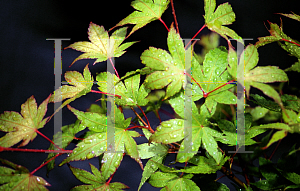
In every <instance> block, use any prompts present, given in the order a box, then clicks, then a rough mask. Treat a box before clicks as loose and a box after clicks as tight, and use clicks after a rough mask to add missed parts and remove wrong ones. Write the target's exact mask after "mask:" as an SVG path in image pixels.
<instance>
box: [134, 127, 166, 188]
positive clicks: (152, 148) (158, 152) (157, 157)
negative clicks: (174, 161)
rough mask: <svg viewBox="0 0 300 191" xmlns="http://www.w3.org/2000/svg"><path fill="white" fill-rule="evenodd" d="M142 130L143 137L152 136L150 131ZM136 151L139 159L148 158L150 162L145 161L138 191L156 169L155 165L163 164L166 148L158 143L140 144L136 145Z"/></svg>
mask: <svg viewBox="0 0 300 191" xmlns="http://www.w3.org/2000/svg"><path fill="white" fill-rule="evenodd" d="M142 130H143V132H144V134H145V137H146V138H147V139H149V138H150V136H151V135H152V134H151V133H150V131H149V130H147V129H145V128H143V129H142ZM138 149H139V155H140V157H141V159H147V158H150V160H148V161H147V163H146V165H145V167H144V171H143V174H142V179H141V182H140V185H139V188H138V190H140V189H141V188H142V186H143V185H144V183H145V182H146V181H147V180H148V179H149V178H150V176H151V175H152V174H153V173H154V172H155V171H156V170H157V169H158V165H157V164H156V163H160V164H162V163H163V160H164V158H165V157H166V156H167V154H168V148H167V146H165V145H162V144H160V143H153V142H152V143H150V145H149V144H148V143H144V144H140V145H138Z"/></svg>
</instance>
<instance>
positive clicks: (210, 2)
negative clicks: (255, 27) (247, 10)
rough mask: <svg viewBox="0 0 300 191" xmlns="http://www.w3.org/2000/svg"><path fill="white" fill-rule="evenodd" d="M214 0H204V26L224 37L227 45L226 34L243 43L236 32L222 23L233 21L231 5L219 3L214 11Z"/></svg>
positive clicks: (228, 23) (226, 23)
mask: <svg viewBox="0 0 300 191" xmlns="http://www.w3.org/2000/svg"><path fill="white" fill-rule="evenodd" d="M215 8H216V1H215V0H205V1H204V10H205V16H204V19H205V24H206V26H207V27H208V28H209V29H210V30H212V31H214V32H216V33H218V34H220V35H221V36H222V37H223V38H225V39H226V40H227V42H228V44H229V45H231V43H230V41H229V39H228V37H227V36H229V37H231V38H233V39H236V40H237V41H239V42H241V43H243V40H242V38H241V37H240V36H239V35H237V34H236V32H234V31H233V30H231V29H229V28H228V27H225V26H223V25H230V24H232V23H233V22H234V21H235V14H234V12H233V11H232V8H231V5H230V4H228V3H224V4H221V5H219V6H218V7H217V9H216V11H215V12H214V10H215Z"/></svg>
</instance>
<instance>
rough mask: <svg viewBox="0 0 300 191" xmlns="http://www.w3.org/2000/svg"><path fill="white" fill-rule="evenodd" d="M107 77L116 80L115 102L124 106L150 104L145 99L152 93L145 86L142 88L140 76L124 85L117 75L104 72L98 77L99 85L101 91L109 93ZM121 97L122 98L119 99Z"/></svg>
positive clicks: (128, 80)
mask: <svg viewBox="0 0 300 191" xmlns="http://www.w3.org/2000/svg"><path fill="white" fill-rule="evenodd" d="M107 75H110V77H111V78H113V79H114V85H113V87H114V88H115V91H114V92H115V94H116V95H117V97H115V102H116V104H118V105H122V106H136V105H139V106H145V105H147V103H148V99H145V98H146V97H147V95H148V93H149V92H150V90H149V89H148V88H145V86H144V84H141V86H140V74H135V75H133V76H130V77H128V78H127V79H125V80H124V83H123V82H121V81H119V79H118V77H117V76H116V75H112V74H111V73H109V72H108V73H107V72H102V73H100V74H99V75H97V77H96V80H97V84H98V85H99V87H98V88H99V90H100V91H102V92H109V91H108V90H107V83H103V82H106V81H107ZM119 96H120V97H119Z"/></svg>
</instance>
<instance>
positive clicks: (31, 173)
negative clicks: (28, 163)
mask: <svg viewBox="0 0 300 191" xmlns="http://www.w3.org/2000/svg"><path fill="white" fill-rule="evenodd" d="M61 154H62V153H58V154H57V155H55V156H54V157H52V158H51V159H49V160H48V161H47V162H45V163H43V164H41V165H40V166H39V167H37V168H36V169H34V170H33V171H32V172H30V175H33V174H34V173H35V172H36V171H38V170H39V169H41V168H42V167H43V166H45V165H46V164H48V163H49V162H50V161H52V160H53V159H55V158H56V157H58V156H59V155H61Z"/></svg>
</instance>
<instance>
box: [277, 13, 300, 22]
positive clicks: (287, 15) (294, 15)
mask: <svg viewBox="0 0 300 191" xmlns="http://www.w3.org/2000/svg"><path fill="white" fill-rule="evenodd" d="M279 14H280V15H283V16H286V17H289V18H291V19H295V20H297V21H300V15H297V14H295V13H293V12H292V14H283V13H279Z"/></svg>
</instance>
